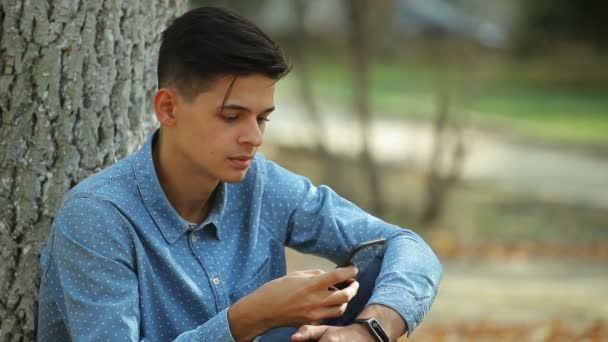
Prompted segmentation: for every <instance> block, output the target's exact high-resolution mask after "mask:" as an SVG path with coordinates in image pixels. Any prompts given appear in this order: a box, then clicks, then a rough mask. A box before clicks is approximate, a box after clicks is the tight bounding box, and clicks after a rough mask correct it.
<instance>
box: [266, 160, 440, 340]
mask: <svg viewBox="0 0 608 342" xmlns="http://www.w3.org/2000/svg"><path fill="white" fill-rule="evenodd" d="M265 171H266V177H267V178H268V179H269V181H267V186H266V188H265V191H266V194H265V196H267V197H268V200H270V201H273V200H274V201H275V203H276V201H278V203H280V204H278V205H276V206H275V207H274V208H273V209H275V212H276V214H275V215H286V217H288V220H287V222H286V227H287V231H286V232H285V234H284V236H285V242H286V245H287V246H290V247H292V248H294V249H296V250H298V251H300V252H303V253H311V254H316V255H319V256H322V257H325V258H327V259H330V260H332V261H333V262H335V263H338V262H340V261H342V259H343V258H344V257H345V256H346V255H347V254H348V251H350V249H351V248H352V247H353V246H355V245H357V244H358V243H361V242H363V241H367V240H371V239H375V238H380V237H384V238H386V239H387V242H386V245H385V251H384V257H383V262H382V268H381V271H380V274H379V276H378V278H377V279H376V283H375V287H374V291H373V294H372V296H371V298H370V300H369V302H368V304H372V303H377V304H383V305H386V306H388V307H391V308H393V309H394V310H396V311H397V312H399V314H400V315H401V316H402V317H403V319H404V320H405V321H406V322H407V325H408V334H411V333H412V332H413V330H414V329H415V328H416V326H418V325H419V324H420V322H421V321H422V319H423V317H424V315H425V314H426V313H427V312H428V310H429V309H430V307H431V304H432V303H433V300H434V298H435V296H436V295H437V292H438V288H439V282H440V280H441V275H442V269H441V264H440V263H439V260H438V259H437V257H436V255H435V253H434V252H433V250H432V249H431V248H430V247H429V246H428V244H426V243H425V242H424V241H423V240H422V238H421V237H420V236H418V234H416V233H414V232H413V231H411V230H409V229H404V228H401V227H398V226H395V225H392V224H389V223H386V222H384V221H382V220H380V219H378V218H376V217H374V216H372V215H370V214H368V213H367V212H365V211H364V210H362V209H360V208H359V207H357V206H356V205H355V204H353V203H351V202H349V201H348V200H346V199H344V198H342V197H340V196H339V195H338V194H336V193H335V192H334V191H333V190H332V189H330V188H329V187H326V186H319V187H316V186H314V185H313V184H312V183H311V182H310V181H309V180H308V179H306V178H305V177H302V176H299V175H296V174H294V173H291V172H290V171H288V170H286V169H283V168H282V167H280V166H278V165H277V164H275V163H273V162H271V161H267V162H266V170H265Z"/></svg>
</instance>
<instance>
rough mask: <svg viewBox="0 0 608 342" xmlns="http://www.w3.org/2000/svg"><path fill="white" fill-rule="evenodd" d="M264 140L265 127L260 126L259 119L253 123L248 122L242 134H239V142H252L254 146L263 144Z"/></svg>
mask: <svg viewBox="0 0 608 342" xmlns="http://www.w3.org/2000/svg"><path fill="white" fill-rule="evenodd" d="M263 140H264V128H263V126H260V124H259V123H258V121H257V119H255V120H253V123H247V127H245V129H244V131H243V132H242V134H241V135H240V136H239V141H238V142H239V144H250V145H252V146H254V147H258V146H260V145H262V142H263Z"/></svg>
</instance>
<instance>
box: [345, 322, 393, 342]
mask: <svg viewBox="0 0 608 342" xmlns="http://www.w3.org/2000/svg"><path fill="white" fill-rule="evenodd" d="M353 323H359V324H365V326H367V329H368V330H369V332H370V334H371V335H372V336H373V337H374V338H375V339H376V341H377V342H391V339H390V337H388V334H387V333H386V331H384V328H383V327H382V324H380V322H378V320H377V319H375V318H373V317H370V318H357V319H355V320H354V321H353Z"/></svg>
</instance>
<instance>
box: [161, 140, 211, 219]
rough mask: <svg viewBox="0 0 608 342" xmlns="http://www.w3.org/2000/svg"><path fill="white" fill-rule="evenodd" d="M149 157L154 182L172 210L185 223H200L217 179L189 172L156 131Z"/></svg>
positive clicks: (209, 204)
mask: <svg viewBox="0 0 608 342" xmlns="http://www.w3.org/2000/svg"><path fill="white" fill-rule="evenodd" d="M152 156H153V161H154V167H155V169H156V174H157V175H158V181H159V183H160V185H161V187H162V189H163V192H164V193H165V196H167V199H168V200H169V203H171V205H172V206H173V208H174V209H175V211H177V213H178V214H179V215H180V216H181V217H182V218H184V219H185V220H187V221H189V222H192V223H197V224H198V223H201V222H203V221H204V220H205V218H207V216H208V215H209V212H210V210H211V202H212V195H213V192H214V191H215V189H216V188H217V185H218V184H219V181H218V180H212V179H209V178H208V177H205V176H201V175H200V174H196V173H195V172H193V171H192V168H191V167H189V165H187V163H186V161H184V160H183V159H181V158H179V157H178V156H179V154H178V153H171V152H170V151H169V150H168V146H167V145H166V144H164V143H163V141H162V139H161V136H160V132H159V135H158V137H157V139H156V142H155V143H154V144H153V145H152ZM168 165H171V167H168Z"/></svg>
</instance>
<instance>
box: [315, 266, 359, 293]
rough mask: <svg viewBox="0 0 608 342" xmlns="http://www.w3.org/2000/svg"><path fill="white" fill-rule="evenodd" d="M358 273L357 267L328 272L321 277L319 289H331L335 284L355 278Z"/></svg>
mask: <svg viewBox="0 0 608 342" xmlns="http://www.w3.org/2000/svg"><path fill="white" fill-rule="evenodd" d="M357 272H358V270H357V268H356V267H355V266H348V267H340V268H336V269H334V270H332V271H331V272H327V273H324V274H321V275H320V276H319V282H318V284H319V287H326V288H329V287H330V286H332V285H334V284H337V283H339V282H342V281H344V280H347V279H351V278H354V277H355V276H356V275H357Z"/></svg>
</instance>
